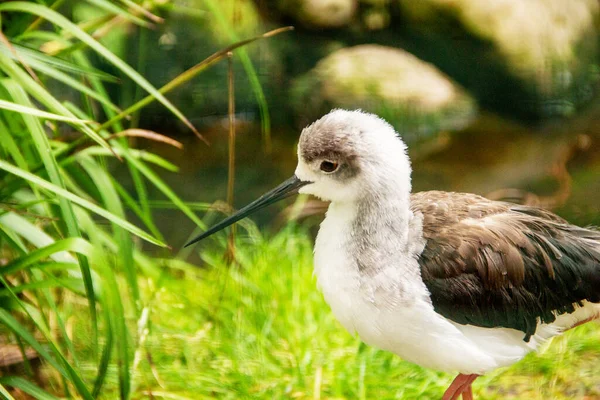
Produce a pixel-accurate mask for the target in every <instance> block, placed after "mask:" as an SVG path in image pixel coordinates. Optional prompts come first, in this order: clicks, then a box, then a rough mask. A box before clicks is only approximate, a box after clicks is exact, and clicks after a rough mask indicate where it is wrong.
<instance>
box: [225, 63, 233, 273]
mask: <svg viewBox="0 0 600 400" xmlns="http://www.w3.org/2000/svg"><path fill="white" fill-rule="evenodd" d="M227 62H228V65H229V68H228V72H227V87H228V93H229V96H228V97H229V162H228V168H227V204H229V207H231V208H232V209H233V194H234V191H233V190H234V183H235V87H234V79H233V78H234V77H233V53H232V52H229V53H227ZM226 258H227V260H228V261H229V262H233V261H234V260H235V227H231V230H230V231H229V240H228V241H227V255H226Z"/></svg>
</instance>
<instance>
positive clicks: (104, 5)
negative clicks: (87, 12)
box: [86, 0, 154, 28]
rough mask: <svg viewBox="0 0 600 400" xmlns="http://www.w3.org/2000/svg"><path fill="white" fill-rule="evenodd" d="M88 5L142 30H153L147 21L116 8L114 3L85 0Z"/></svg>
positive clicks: (103, 0) (101, 0)
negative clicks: (131, 23)
mask: <svg viewBox="0 0 600 400" xmlns="http://www.w3.org/2000/svg"><path fill="white" fill-rule="evenodd" d="M86 1H87V2H88V3H90V4H93V5H95V6H96V7H98V8H99V9H101V10H104V11H106V12H109V13H111V14H115V15H118V16H120V17H121V18H124V19H126V20H127V21H130V22H133V23H134V24H136V25H139V26H143V27H144V28H154V25H153V24H151V23H149V22H148V21H144V20H143V19H141V18H139V17H136V16H135V15H133V14H131V13H129V12H127V11H125V10H123V9H122V8H121V7H119V6H117V5H116V4H114V3H111V2H109V1H106V0H86Z"/></svg>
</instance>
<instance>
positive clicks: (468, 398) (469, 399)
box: [462, 383, 473, 400]
mask: <svg viewBox="0 0 600 400" xmlns="http://www.w3.org/2000/svg"><path fill="white" fill-rule="evenodd" d="M462 400H473V388H472V387H471V384H470V383H469V385H467V387H466V388H465V390H463V393H462Z"/></svg>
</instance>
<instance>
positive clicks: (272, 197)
mask: <svg viewBox="0 0 600 400" xmlns="http://www.w3.org/2000/svg"><path fill="white" fill-rule="evenodd" d="M309 183H310V182H306V181H301V180H300V179H299V178H298V177H297V176H296V175H294V176H292V177H291V178H290V179H288V180H286V181H285V182H283V183H282V184H281V185H279V186H277V187H276V188H275V189H273V190H271V191H269V192H267V193H265V194H263V195H262V196H260V197H259V198H258V199H256V200H254V201H253V202H252V203H250V204H248V205H247V206H246V207H244V208H242V209H241V210H239V211H238V212H236V213H235V214H233V215H231V216H230V217H228V218H225V219H224V220H223V221H221V222H219V223H218V224H216V225H214V226H213V227H212V228H210V229H208V230H207V231H206V232H204V233H202V234H200V235H198V236H196V237H195V238H194V239H192V240H190V241H189V242H187V243H186V245H185V246H184V247H187V246H189V245H191V244H194V243H196V242H199V241H200V240H202V239H204V238H207V237H209V236H210V235H212V234H213V233H216V232H218V231H220V230H222V229H225V228H227V227H228V226H229V225H233V224H235V223H236V222H237V221H239V220H240V219H243V218H246V217H247V216H248V215H250V214H252V213H254V212H256V211H258V210H261V209H263V208H265V207H266V206H269V205H271V204H273V203H276V202H278V201H279V200H282V199H285V198H286V197H289V196H290V195H292V194H296V193H298V189H300V188H301V187H302V186H304V185H307V184H309Z"/></svg>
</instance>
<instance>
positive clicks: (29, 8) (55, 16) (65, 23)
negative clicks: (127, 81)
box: [0, 1, 200, 135]
mask: <svg viewBox="0 0 600 400" xmlns="http://www.w3.org/2000/svg"><path fill="white" fill-rule="evenodd" d="M2 11H20V12H25V13H30V14H35V15H38V16H40V17H43V18H45V19H46V20H48V21H50V22H52V23H53V24H55V25H57V26H60V27H61V28H63V29H64V30H66V31H68V32H69V33H71V34H72V35H73V36H75V37H76V38H77V39H79V40H81V41H82V42H83V43H85V44H86V45H88V46H89V47H90V48H92V49H93V50H94V51H96V52H97V53H98V54H100V55H101V56H102V57H104V58H105V59H106V60H108V61H109V62H110V63H111V64H113V65H114V66H115V67H117V68H118V69H120V70H121V71H122V72H123V73H124V74H125V75H127V76H129V77H130V78H131V79H132V80H134V81H135V82H136V83H137V84H138V85H140V86H141V87H142V88H144V89H145V90H146V91H147V92H148V93H150V94H151V95H152V96H154V97H155V98H156V99H157V100H158V101H159V102H161V103H162V104H163V105H164V106H165V107H166V108H167V109H168V110H169V111H171V112H172V113H173V115H175V116H176V117H177V118H179V119H180V120H181V121H182V122H183V123H184V124H185V125H186V126H187V127H188V128H190V129H191V130H192V131H193V132H194V133H196V134H197V135H200V133H199V132H198V131H197V130H196V128H194V126H193V125H192V123H191V122H190V121H189V120H188V119H187V118H186V117H185V116H184V115H183V114H182V113H181V111H179V110H178V109H177V108H176V107H175V106H174V105H173V104H171V102H170V101H169V100H167V98H166V97H164V96H163V95H162V94H161V93H160V92H159V91H158V90H156V88H155V87H154V86H152V84H151V83H150V82H148V81H147V80H146V79H145V78H144V77H142V76H141V75H140V74H138V73H137V72H136V71H135V70H134V69H133V68H131V67H130V66H129V65H128V64H127V63H126V62H125V61H123V60H121V59H120V58H119V57H117V56H115V55H114V54H113V53H111V52H110V51H109V50H108V49H106V48H105V47H104V46H102V45H101V44H100V43H99V42H98V41H96V40H95V39H94V38H93V37H92V36H90V35H89V34H87V33H86V32H84V31H83V30H82V29H81V28H80V27H78V26H77V25H75V24H74V23H72V22H71V21H69V20H68V19H67V18H65V17H63V16H62V15H60V14H59V13H57V12H56V11H54V10H51V9H49V8H48V7H44V6H42V5H39V4H32V3H28V2H24V1H11V2H8V3H2V4H0V12H2Z"/></svg>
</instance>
